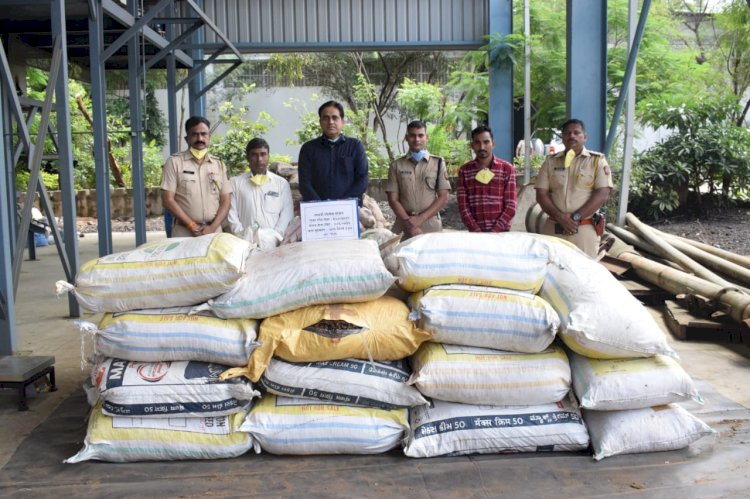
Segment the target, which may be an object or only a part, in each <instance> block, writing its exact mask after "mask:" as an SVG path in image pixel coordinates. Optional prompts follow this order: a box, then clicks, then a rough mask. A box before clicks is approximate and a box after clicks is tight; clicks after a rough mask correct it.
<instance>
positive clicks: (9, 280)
mask: <svg viewBox="0 0 750 499" xmlns="http://www.w3.org/2000/svg"><path fill="white" fill-rule="evenodd" d="M0 70H2V68H0ZM7 94H8V90H7V89H6V88H5V85H2V84H0V119H2V120H3V122H2V130H12V129H13V127H12V124H11V120H10V113H9V112H8V111H7V104H6V98H7V97H6V96H7ZM10 137H11V134H10V133H3V136H2V137H1V138H0V161H2V164H0V166H2V172H1V173H2V174H1V175H0V193H7V194H9V195H10V194H13V198H12V199H15V189H14V186H13V185H12V184H11V185H9V183H8V175H7V173H8V171H10V170H12V166H11V159H12V154H11V150H12V149H11V142H10V140H11V139H10ZM10 206H11V205H10V203H7V202H5V201H3V202H0V355H13V352H14V351H15V350H16V310H15V308H16V305H15V299H14V289H13V243H12V241H14V240H15V239H14V238H13V234H12V231H11V228H12V227H14V226H15V225H16V210H15V202H14V203H13V210H11V209H10Z"/></svg>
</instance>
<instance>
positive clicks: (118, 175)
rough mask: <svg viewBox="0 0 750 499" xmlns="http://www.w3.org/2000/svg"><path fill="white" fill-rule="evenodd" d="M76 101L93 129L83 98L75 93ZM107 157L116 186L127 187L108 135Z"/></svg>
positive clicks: (92, 122) (92, 121)
mask: <svg viewBox="0 0 750 499" xmlns="http://www.w3.org/2000/svg"><path fill="white" fill-rule="evenodd" d="M76 103H77V104H78V109H79V110H80V111H81V114H83V117H84V118H86V121H88V122H89V125H91V129H92V130H93V128H94V120H92V119H91V116H90V115H89V112H88V109H86V105H85V104H84V103H83V98H82V97H81V96H80V95H76ZM107 159H108V162H109V169H110V170H111V171H112V176H113V177H115V184H116V185H117V187H127V186H126V185H125V180H124V179H123V178H122V171H121V170H120V165H118V164H117V159H115V156H114V154H112V141H111V140H110V138H109V137H107Z"/></svg>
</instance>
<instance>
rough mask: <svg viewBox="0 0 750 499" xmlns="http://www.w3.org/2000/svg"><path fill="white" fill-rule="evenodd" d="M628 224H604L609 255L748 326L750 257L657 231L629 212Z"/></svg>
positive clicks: (660, 284) (651, 280) (666, 287)
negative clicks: (609, 242)
mask: <svg viewBox="0 0 750 499" xmlns="http://www.w3.org/2000/svg"><path fill="white" fill-rule="evenodd" d="M626 222H627V226H626V227H624V228H622V227H617V226H615V225H613V224H607V233H608V234H607V235H608V236H609V237H612V238H614V240H615V241H614V244H613V245H612V246H611V248H610V249H609V251H608V255H609V256H611V257H614V258H617V259H619V260H622V261H624V262H627V263H628V264H630V265H631V266H632V268H633V269H634V270H635V272H636V273H637V275H638V276H639V277H640V278H641V279H643V280H645V281H647V282H649V283H651V284H654V285H656V286H658V287H660V288H662V289H664V290H666V291H669V292H670V293H674V294H675V295H689V296H694V297H699V298H702V299H704V301H705V303H706V304H707V305H708V306H710V307H712V308H713V309H714V310H716V311H720V312H724V313H726V314H727V315H729V316H731V317H732V318H733V319H735V320H736V321H738V322H744V323H745V324H747V325H748V326H750V258H748V257H746V256H742V255H738V254H736V253H732V252H729V251H725V250H721V249H719V248H715V247H713V246H710V245H707V244H703V243H699V242H696V241H692V240H689V239H685V238H682V237H679V236H675V235H672V234H667V233H665V232H661V231H659V230H657V229H654V228H653V227H649V226H648V225H646V224H644V223H643V222H641V221H640V220H638V218H637V217H636V216H635V215H633V214H632V213H628V214H627V216H626Z"/></svg>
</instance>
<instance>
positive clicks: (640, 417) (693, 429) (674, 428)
mask: <svg viewBox="0 0 750 499" xmlns="http://www.w3.org/2000/svg"><path fill="white" fill-rule="evenodd" d="M552 248H553V250H554V251H555V253H556V256H555V258H554V262H553V264H552V265H550V268H549V270H548V272H547V277H546V279H545V281H544V285H543V286H542V289H541V291H540V295H541V296H543V297H544V298H545V299H547V301H549V303H550V304H552V306H553V307H554V308H555V309H556V310H557V311H558V313H559V314H560V317H561V319H562V325H563V328H562V333H561V338H562V340H563V341H564V343H565V345H566V346H567V347H568V348H569V349H570V350H571V352H570V353H569V357H570V364H571V368H572V373H573V388H574V391H575V394H576V395H577V397H578V399H579V401H580V405H581V407H582V408H583V416H584V419H585V421H586V424H587V425H588V428H589V434H590V437H591V445H592V448H593V455H594V459H597V460H599V459H602V458H605V457H608V456H613V455H617V454H628V453H638V452H652V451H660V450H673V449H679V448H682V447H686V446H688V445H690V443H692V442H693V441H695V440H697V439H698V438H700V437H702V436H704V435H707V434H709V433H712V432H713V430H711V428H710V427H709V426H708V425H706V424H705V423H703V422H702V421H700V420H699V419H697V418H695V417H694V416H693V415H691V414H690V413H689V412H687V411H686V410H684V409H683V408H681V407H680V406H678V405H676V404H675V403H676V402H680V401H686V400H690V399H692V400H696V401H699V402H700V401H701V400H700V396H699V394H698V392H697V391H696V389H695V387H694V385H693V381H692V380H691V379H690V376H689V375H688V374H687V373H686V372H685V371H684V370H683V369H682V367H681V366H680V364H679V363H678V361H677V360H676V358H677V355H676V354H675V353H674V351H672V349H671V348H669V346H668V345H667V344H666V341H665V338H664V334H663V333H662V331H661V329H660V328H659V327H658V325H657V324H656V323H655V321H654V320H653V318H652V317H651V315H650V313H649V312H648V310H646V308H645V307H643V306H642V305H641V304H640V303H639V302H638V301H637V300H636V299H635V298H634V297H633V296H632V295H631V294H630V293H629V292H628V291H627V290H626V289H625V288H624V287H623V286H622V285H621V284H620V283H619V282H617V280H616V279H615V278H614V277H613V276H612V275H611V274H610V273H609V272H608V271H607V270H606V269H605V268H604V267H603V266H601V265H599V264H597V263H595V262H593V261H592V260H590V259H588V258H586V257H585V256H584V255H583V254H582V253H580V252H579V251H577V250H576V249H573V248H570V247H568V246H566V245H564V244H562V243H555V244H554V245H553V246H552Z"/></svg>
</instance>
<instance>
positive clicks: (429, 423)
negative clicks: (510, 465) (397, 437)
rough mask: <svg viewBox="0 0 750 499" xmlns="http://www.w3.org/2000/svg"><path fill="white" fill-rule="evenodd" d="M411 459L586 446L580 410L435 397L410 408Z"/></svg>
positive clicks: (408, 442) (407, 447)
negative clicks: (478, 402)
mask: <svg viewBox="0 0 750 499" xmlns="http://www.w3.org/2000/svg"><path fill="white" fill-rule="evenodd" d="M409 422H410V428H411V429H410V431H409V436H408V437H407V439H406V443H405V447H404V453H405V454H406V455H407V456H409V457H434V456H447V455H451V456H456V455H463V454H497V453H516V452H551V451H580V450H584V449H586V448H587V447H588V446H589V434H588V432H587V431H586V425H585V424H584V422H583V418H581V413H580V411H579V410H578V408H576V407H575V406H574V405H573V404H572V403H571V402H570V401H569V400H568V399H564V400H562V401H560V402H557V403H555V404H543V405H533V406H521V407H492V406H488V405H467V404H456V403H453V402H444V401H442V400H433V404H431V405H421V406H417V407H413V408H412V409H410V410H409Z"/></svg>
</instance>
